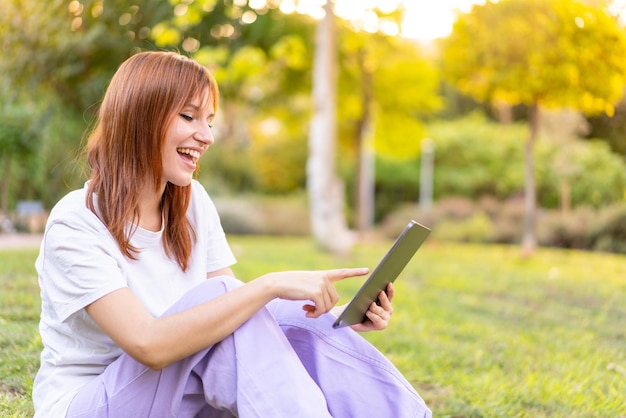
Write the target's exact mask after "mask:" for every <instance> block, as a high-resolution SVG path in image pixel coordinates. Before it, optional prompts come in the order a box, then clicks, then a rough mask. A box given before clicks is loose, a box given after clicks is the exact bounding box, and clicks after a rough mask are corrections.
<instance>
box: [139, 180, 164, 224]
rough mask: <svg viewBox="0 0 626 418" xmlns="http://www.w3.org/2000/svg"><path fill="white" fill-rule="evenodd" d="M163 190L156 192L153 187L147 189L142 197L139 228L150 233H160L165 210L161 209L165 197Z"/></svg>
mask: <svg viewBox="0 0 626 418" xmlns="http://www.w3.org/2000/svg"><path fill="white" fill-rule="evenodd" d="M164 191H165V187H163V189H162V190H159V191H155V190H154V189H153V188H151V187H146V189H144V191H143V193H142V196H141V203H140V204H139V222H138V224H137V225H138V226H139V227H141V228H143V229H146V230H148V231H155V232H156V231H160V230H161V223H162V221H163V210H162V208H161V199H162V197H163V192H164Z"/></svg>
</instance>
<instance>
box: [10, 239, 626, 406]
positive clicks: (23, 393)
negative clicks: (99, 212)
mask: <svg viewBox="0 0 626 418" xmlns="http://www.w3.org/2000/svg"><path fill="white" fill-rule="evenodd" d="M390 243H391V242H390V241H387V242H376V243H375V242H368V243H367V244H362V245H360V246H358V247H357V248H356V249H355V251H354V253H353V254H352V255H350V256H344V257H337V256H331V255H328V254H324V253H321V252H319V251H318V250H317V249H316V247H315V245H314V244H313V243H312V242H311V241H310V240H307V239H301V238H260V237H231V245H232V247H233V250H234V251H235V253H236V255H237V257H238V259H239V264H238V265H237V266H236V267H235V271H236V273H237V274H238V275H239V276H240V277H241V278H242V279H244V280H247V279H250V278H253V277H255V276H257V275H260V274H262V273H265V272H267V271H272V270H282V269H317V268H320V269H325V268H335V267H342V266H367V267H374V266H375V264H376V263H377V261H378V260H379V259H380V258H381V257H382V255H383V254H384V253H385V251H386V250H387V247H388V246H389V244H390ZM36 254H37V251H36V250H19V251H18V250H12V251H8V250H4V251H0V292H1V293H0V416H2V417H5V416H30V415H32V405H31V401H30V389H31V387H32V380H33V377H34V373H35V371H36V369H37V365H38V355H39V349H40V341H39V337H38V334H37V320H38V311H39V297H38V288H37V283H36V277H35V274H34V268H33V262H34V259H35V257H36ZM360 282H361V280H360V279H348V280H345V281H343V282H340V283H338V284H337V287H338V288H339V289H340V293H341V295H342V297H343V298H344V300H346V299H347V298H348V297H349V295H350V294H351V293H352V292H353V291H354V290H356V288H357V287H358V285H359V284H360ZM396 288H397V295H396V299H395V300H394V307H395V314H394V319H393V321H392V323H391V325H390V327H389V328H388V329H387V330H386V331H384V332H378V333H369V334H365V336H366V337H367V338H368V339H369V340H370V341H372V342H373V343H374V344H375V345H376V346H377V347H379V348H380V349H381V350H382V351H383V352H384V353H385V354H386V355H387V356H388V357H389V358H390V359H391V360H392V361H393V362H394V363H395V364H396V365H397V366H398V367H399V368H400V369H401V370H402V371H403V372H404V374H405V375H406V376H407V378H408V379H409V380H410V381H411V382H412V383H413V384H414V386H415V387H416V388H417V390H418V391H419V392H420V394H421V395H422V396H423V397H424V399H425V400H426V402H427V404H428V405H429V406H430V407H431V408H432V409H433V412H434V414H435V416H436V417H446V416H449V417H481V416H484V417H503V416H507V417H526V416H528V417H626V257H624V256H616V255H609V254H598V253H584V252H573V251H561V250H548V249H542V250H540V251H538V252H537V253H536V254H535V255H534V256H533V257H531V258H528V259H524V258H521V257H520V252H519V249H518V248H516V247H498V246H479V245H453V244H442V243H435V242H433V241H432V240H431V241H429V242H428V243H427V244H426V246H425V247H424V248H422V250H420V252H419V253H418V254H417V255H416V256H415V258H414V259H413V261H412V262H411V263H410V264H409V266H408V267H407V269H406V270H405V272H404V273H403V275H402V276H401V278H400V279H399V280H398V281H397V282H396Z"/></svg>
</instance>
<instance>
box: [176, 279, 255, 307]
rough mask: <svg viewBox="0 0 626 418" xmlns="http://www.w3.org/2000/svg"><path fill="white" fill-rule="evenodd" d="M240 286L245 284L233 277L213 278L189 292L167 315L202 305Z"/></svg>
mask: <svg viewBox="0 0 626 418" xmlns="http://www.w3.org/2000/svg"><path fill="white" fill-rule="evenodd" d="M240 286H243V282H242V281H241V280H238V279H235V278H234V277H231V276H216V277H212V278H210V279H207V280H205V281H203V282H202V283H200V284H199V285H197V286H195V287H194V288H193V289H191V290H189V291H188V292H187V293H186V294H185V295H184V296H183V297H182V298H181V299H179V300H178V302H177V303H175V304H174V305H173V306H172V307H171V308H170V309H168V310H167V311H166V313H165V314H172V313H175V312H180V311H182V310H185V309H188V308H191V307H194V306H197V305H200V304H201V303H204V302H207V301H209V300H211V299H215V298H216V297H218V296H221V295H223V294H224V293H227V292H230V291H231V290H233V289H236V288H238V287H240Z"/></svg>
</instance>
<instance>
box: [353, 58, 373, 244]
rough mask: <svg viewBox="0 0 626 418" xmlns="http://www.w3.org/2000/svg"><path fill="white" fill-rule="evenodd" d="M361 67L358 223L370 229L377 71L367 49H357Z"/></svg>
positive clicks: (362, 228) (358, 127)
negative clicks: (368, 61) (375, 77)
mask: <svg viewBox="0 0 626 418" xmlns="http://www.w3.org/2000/svg"><path fill="white" fill-rule="evenodd" d="M358 60H359V68H360V69H361V74H362V80H361V108H362V109H363V112H362V114H361V118H359V120H358V121H357V153H358V154H357V188H356V205H355V207H356V224H357V225H356V226H357V230H358V231H359V232H361V233H364V232H367V231H369V230H370V229H371V228H372V225H373V223H374V170H375V159H374V129H373V120H372V97H373V91H372V90H373V86H374V80H373V78H374V75H373V74H372V71H371V68H370V66H368V65H367V62H366V61H367V57H366V51H365V50H364V49H360V50H359V51H358Z"/></svg>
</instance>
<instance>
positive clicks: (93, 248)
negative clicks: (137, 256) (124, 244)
mask: <svg viewBox="0 0 626 418" xmlns="http://www.w3.org/2000/svg"><path fill="white" fill-rule="evenodd" d="M121 257H122V256H121V253H120V251H119V249H118V248H117V246H116V245H115V242H114V241H113V240H112V238H111V237H107V236H105V235H101V234H98V233H97V231H95V230H92V229H89V228H81V227H80V225H72V224H71V223H70V222H58V223H55V224H53V225H51V226H50V227H49V228H48V230H47V231H46V234H45V235H44V238H43V243H42V246H41V252H40V255H39V258H38V259H37V263H36V267H37V270H38V274H39V279H40V285H41V286H42V291H44V292H46V294H47V296H48V298H49V299H50V300H51V301H54V309H55V311H56V314H57V315H58V317H59V319H60V320H61V321H63V322H64V321H66V320H67V319H68V318H69V317H70V316H72V315H73V314H75V313H76V312H78V311H79V310H81V309H82V308H84V307H86V306H87V305H89V304H91V303H92V302H94V301H96V300H97V299H99V298H101V297H102V296H105V295H106V294H108V293H110V292H112V291H114V290H117V289H120V288H122V287H126V286H127V281H126V279H125V278H124V276H123V273H122V269H121V268H120V262H119V261H120V258H121Z"/></svg>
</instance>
